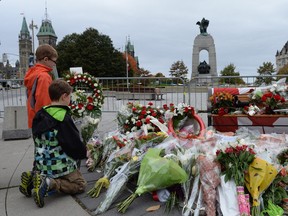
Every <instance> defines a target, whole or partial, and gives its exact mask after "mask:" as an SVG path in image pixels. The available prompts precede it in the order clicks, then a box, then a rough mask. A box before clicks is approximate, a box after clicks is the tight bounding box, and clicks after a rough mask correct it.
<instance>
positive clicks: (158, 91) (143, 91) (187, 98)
mask: <svg viewBox="0 0 288 216" xmlns="http://www.w3.org/2000/svg"><path fill="white" fill-rule="evenodd" d="M282 77H286V78H287V75H285V76H227V77H225V78H223V77H220V76H219V77H209V76H206V77H205V76H201V77H193V78H192V79H191V80H190V81H189V82H185V80H184V79H181V78H172V77H129V78H127V77H98V79H99V83H100V84H101V85H102V88H103V93H104V96H105V100H104V104H103V106H102V112H117V111H118V110H119V109H120V108H121V107H122V106H123V105H126V104H127V103H128V102H132V103H140V104H142V105H147V104H148V103H149V102H153V105H154V106H155V107H158V106H159V107H162V106H163V105H164V104H167V105H169V104H170V103H173V104H175V105H177V104H179V103H186V104H189V105H191V106H193V107H194V108H195V110H196V111H197V112H198V114H199V115H200V117H201V118H202V119H203V121H204V123H205V124H206V125H208V121H207V119H208V117H207V114H209V110H208V107H209V98H208V89H210V88H214V87H222V88H226V87H229V88H231V87H232V88H233V87H235V88H241V87H251V88H253V87H255V84H254V83H255V81H256V80H257V79H261V80H263V81H265V80H269V81H271V80H277V79H280V78H282ZM239 79H241V80H243V83H242V84H238V82H236V81H235V80H238V81H239ZM287 80H288V79H287ZM0 82H1V83H2V90H1V88H0V94H1V95H0V117H1V118H3V113H4V107H5V106H25V105H26V90H25V87H24V86H23V80H21V79H17V80H3V79H2V80H0ZM3 83H6V84H5V85H3ZM7 84H9V86H8V85H7ZM12 84H13V85H12ZM0 87H1V86H0Z"/></svg>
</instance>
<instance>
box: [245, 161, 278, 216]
mask: <svg viewBox="0 0 288 216" xmlns="http://www.w3.org/2000/svg"><path fill="white" fill-rule="evenodd" d="M277 173H278V172H277V169H276V168H275V167H274V166H273V165H272V164H269V163H268V162H267V161H265V160H263V159H261V158H259V157H256V158H255V159H254V160H253V162H252V163H251V164H250V165H249V169H248V173H247V174H245V185H246V188H247V189H248V191H249V192H250V194H251V196H252V198H253V207H252V216H256V215H259V214H260V201H259V198H260V195H261V193H262V192H263V191H264V190H266V189H267V188H268V187H269V185H270V184H271V182H272V181H273V180H274V179H275V177H276V175H277Z"/></svg>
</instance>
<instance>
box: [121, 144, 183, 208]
mask: <svg viewBox="0 0 288 216" xmlns="http://www.w3.org/2000/svg"><path fill="white" fill-rule="evenodd" d="M161 151H162V149H157V148H149V149H148V151H147V153H146V154H145V155H144V157H143V159H142V161H141V165H140V171H139V176H138V181H137V189H136V191H135V192H134V193H133V194H132V195H130V196H129V197H128V198H127V199H125V200H124V201H123V202H121V203H119V204H118V205H117V207H118V211H119V212H121V213H124V212H125V211H126V210H127V208H128V206H129V205H130V204H131V203H132V202H133V201H134V199H135V198H136V197H137V196H140V195H141V194H143V193H146V192H152V191H157V190H159V189H163V188H167V187H169V186H172V185H174V184H181V183H183V182H185V181H187V178H188V177H187V174H186V172H185V171H184V170H183V169H182V168H181V167H180V166H179V165H178V164H177V163H176V162H174V161H173V160H171V159H167V158H163V157H161V156H160V153H161Z"/></svg>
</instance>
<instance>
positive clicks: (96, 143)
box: [86, 136, 103, 172]
mask: <svg viewBox="0 0 288 216" xmlns="http://www.w3.org/2000/svg"><path fill="white" fill-rule="evenodd" d="M86 147H87V160H86V166H87V167H88V171H90V172H92V171H94V170H95V168H96V166H97V165H98V164H99V162H100V161H101V159H102V152H103V145H102V141H101V139H100V138H99V136H94V137H92V138H91V139H90V140H89V141H88V143H87V145H86Z"/></svg>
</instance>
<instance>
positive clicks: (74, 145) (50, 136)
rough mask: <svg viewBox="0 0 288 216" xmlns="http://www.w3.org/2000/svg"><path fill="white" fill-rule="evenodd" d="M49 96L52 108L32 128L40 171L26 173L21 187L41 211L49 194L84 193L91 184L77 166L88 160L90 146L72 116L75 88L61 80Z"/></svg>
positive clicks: (55, 84)
mask: <svg viewBox="0 0 288 216" xmlns="http://www.w3.org/2000/svg"><path fill="white" fill-rule="evenodd" d="M48 92H49V96H50V99H51V101H52V102H51V105H49V106H44V107H43V108H42V109H40V110H39V111H38V112H37V113H36V115H35V117H34V119H33V125H32V133H33V140H34V145H35V150H34V153H35V157H34V160H35V167H36V171H35V172H34V173H33V174H32V173H31V172H30V171H29V172H23V173H22V176H21V184H20V186H19V189H20V192H21V193H22V194H24V195H25V196H27V197H29V196H31V195H32V196H33V198H34V201H35V203H36V204H37V205H38V206H39V207H40V208H42V207H43V206H44V197H45V196H46V195H47V192H48V191H57V192H62V193H65V194H77V193H82V192H84V190H85V187H86V184H87V183H86V181H85V179H84V178H83V176H82V174H81V172H80V171H79V169H78V166H77V161H78V160H81V159H84V158H86V146H85V145H84V143H83V142H82V141H81V138H80V135H79V131H78V130H77V128H76V126H75V124H74V122H73V120H72V118H71V116H70V109H69V107H68V105H69V103H70V97H71V93H72V87H71V86H70V85H69V84H68V83H67V82H66V81H64V80H60V79H57V80H54V81H53V82H52V83H51V85H50V86H49V89H48ZM23 176H25V177H26V181H25V182H23V181H22V179H23Z"/></svg>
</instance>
